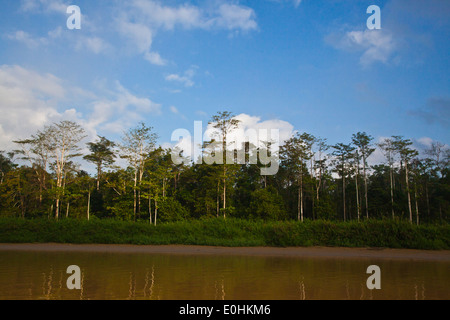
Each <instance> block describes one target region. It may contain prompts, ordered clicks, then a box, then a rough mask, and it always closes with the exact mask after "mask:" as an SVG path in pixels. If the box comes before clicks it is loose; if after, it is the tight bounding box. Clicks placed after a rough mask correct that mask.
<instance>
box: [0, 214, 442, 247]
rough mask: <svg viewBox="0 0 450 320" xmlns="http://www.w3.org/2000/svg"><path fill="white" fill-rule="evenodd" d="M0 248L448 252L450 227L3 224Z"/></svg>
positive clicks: (399, 223) (104, 222)
mask: <svg viewBox="0 0 450 320" xmlns="http://www.w3.org/2000/svg"><path fill="white" fill-rule="evenodd" d="M0 243H60V244H69V243H70V244H120V245H195V246H213V247H348V248H391V249H418V250H450V227H449V225H421V226H415V225H412V224H410V223H409V222H405V221H391V220H369V221H365V222H361V223H358V222H330V221H305V222H304V223H301V222H294V221H283V222H263V221H247V220H237V219H227V220H223V219H208V220H192V221H183V222H176V223H168V224H161V225H158V226H153V225H150V224H148V223H145V222H125V221H117V220H99V219H95V220H92V221H86V220H71V219H64V220H61V221H54V220H47V219H43V220H24V219H0Z"/></svg>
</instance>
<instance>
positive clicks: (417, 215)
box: [414, 187, 419, 225]
mask: <svg viewBox="0 0 450 320" xmlns="http://www.w3.org/2000/svg"><path fill="white" fill-rule="evenodd" d="M414 200H415V202H416V223H417V225H419V205H418V203H417V187H416V188H414Z"/></svg>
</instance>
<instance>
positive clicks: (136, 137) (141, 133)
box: [119, 122, 158, 220]
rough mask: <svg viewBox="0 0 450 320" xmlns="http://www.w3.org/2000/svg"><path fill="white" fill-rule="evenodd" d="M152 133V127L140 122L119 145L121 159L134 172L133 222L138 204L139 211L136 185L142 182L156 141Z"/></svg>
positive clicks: (127, 133) (156, 136)
mask: <svg viewBox="0 0 450 320" xmlns="http://www.w3.org/2000/svg"><path fill="white" fill-rule="evenodd" d="M152 131H153V128H152V127H147V126H146V125H145V124H144V123H143V122H141V123H139V124H138V126H137V127H135V128H133V129H130V130H129V131H128V132H125V134H124V136H123V137H122V143H121V144H120V145H119V148H120V150H121V155H120V156H121V158H123V159H127V160H128V164H129V166H130V167H131V168H132V169H133V172H134V179H133V182H134V188H133V197H134V202H133V216H134V220H136V213H137V207H138V204H139V210H140V190H139V192H138V185H140V183H141V182H142V177H143V175H144V168H145V163H146V161H147V160H148V155H149V153H150V152H151V151H152V150H154V149H155V145H156V141H157V139H158V135H157V134H156V133H154V132H152Z"/></svg>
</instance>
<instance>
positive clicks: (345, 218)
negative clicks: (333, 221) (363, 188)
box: [342, 165, 347, 221]
mask: <svg viewBox="0 0 450 320" xmlns="http://www.w3.org/2000/svg"><path fill="white" fill-rule="evenodd" d="M342 197H343V200H344V221H346V220H347V215H346V212H345V173H344V165H342Z"/></svg>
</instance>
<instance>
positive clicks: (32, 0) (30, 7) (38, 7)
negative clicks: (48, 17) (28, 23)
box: [20, 0, 69, 14]
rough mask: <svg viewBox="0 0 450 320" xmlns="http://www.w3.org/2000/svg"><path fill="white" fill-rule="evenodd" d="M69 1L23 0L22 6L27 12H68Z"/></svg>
mask: <svg viewBox="0 0 450 320" xmlns="http://www.w3.org/2000/svg"><path fill="white" fill-rule="evenodd" d="M68 6H69V4H68V3H66V2H64V1H61V0H22V4H21V6H20V8H21V10H22V11H25V12H30V11H31V12H46V13H50V12H58V13H63V14H66V10H67V7H68Z"/></svg>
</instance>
